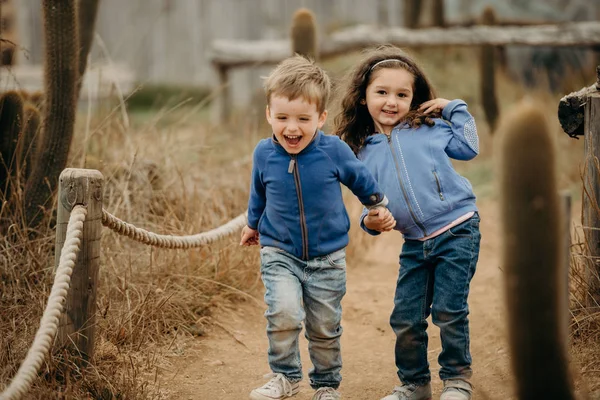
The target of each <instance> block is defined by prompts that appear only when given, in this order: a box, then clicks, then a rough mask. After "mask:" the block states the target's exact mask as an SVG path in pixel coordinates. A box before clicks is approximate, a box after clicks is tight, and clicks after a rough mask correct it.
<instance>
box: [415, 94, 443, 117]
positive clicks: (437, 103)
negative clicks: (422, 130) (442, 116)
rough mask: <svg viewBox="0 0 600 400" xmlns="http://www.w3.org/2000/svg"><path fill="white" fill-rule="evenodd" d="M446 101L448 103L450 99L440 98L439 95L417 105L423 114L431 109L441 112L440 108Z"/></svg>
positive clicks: (431, 110) (441, 108)
mask: <svg viewBox="0 0 600 400" xmlns="http://www.w3.org/2000/svg"><path fill="white" fill-rule="evenodd" d="M448 103H450V100H447V99H442V98H440V97H438V98H437V99H433V100H427V101H426V102H424V103H423V104H421V105H420V106H419V111H421V112H422V113H424V114H429V113H430V112H433V111H439V112H442V110H443V109H444V107H446V106H447V105H448Z"/></svg>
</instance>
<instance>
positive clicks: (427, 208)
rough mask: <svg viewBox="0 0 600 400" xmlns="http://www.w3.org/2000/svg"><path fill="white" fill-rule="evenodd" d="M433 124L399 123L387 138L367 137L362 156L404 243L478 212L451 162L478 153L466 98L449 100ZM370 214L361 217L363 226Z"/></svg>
mask: <svg viewBox="0 0 600 400" xmlns="http://www.w3.org/2000/svg"><path fill="white" fill-rule="evenodd" d="M434 121H435V125H434V126H431V127H429V126H426V125H424V124H423V125H422V126H420V127H419V128H416V129H414V128H410V127H408V126H407V125H406V124H400V125H398V126H397V127H395V128H394V129H393V130H392V133H391V135H390V136H389V137H388V136H386V135H384V134H375V135H371V136H369V137H367V139H366V140H365V145H364V147H363V148H362V149H361V151H360V152H359V154H358V157H359V158H360V159H361V160H362V161H363V162H364V163H365V164H366V165H367V167H368V168H369V170H370V171H371V172H372V173H373V175H374V176H375V179H376V180H377V182H378V183H379V185H380V186H381V188H382V189H383V191H384V192H385V193H386V195H387V196H388V198H389V204H388V208H389V210H390V211H391V212H392V214H393V215H394V218H395V219H396V227H395V228H394V229H396V230H399V231H400V232H402V234H403V235H404V238H405V239H419V238H422V237H425V236H428V235H430V234H431V233H433V232H435V231H436V230H438V229H440V228H442V227H444V226H446V225H448V224H450V223H451V222H452V221H454V220H455V219H457V218H458V217H460V216H462V215H464V214H466V213H468V212H470V211H477V207H476V206H475V194H474V193H473V188H472V187H471V184H470V183H469V181H468V180H467V179H466V178H464V177H462V176H460V175H459V174H458V173H457V172H456V171H455V170H454V167H453V166H452V163H451V162H450V158H454V159H457V160H470V159H472V158H474V157H475V156H476V155H477V154H478V153H479V139H478V137H477V129H476V127H475V120H474V119H473V117H472V116H471V114H469V112H468V111H467V104H466V103H465V102H464V101H462V100H453V101H451V102H450V103H449V104H448V105H447V106H446V107H444V109H443V110H442V118H436V119H434ZM365 216H366V210H363V215H362V216H361V218H360V222H361V227H362V228H363V229H364V230H365V231H367V232H369V233H370V234H373V235H376V234H378V233H379V232H376V231H371V230H369V229H368V228H366V227H365V225H364V218H365Z"/></svg>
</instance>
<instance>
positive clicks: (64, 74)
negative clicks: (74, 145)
mask: <svg viewBox="0 0 600 400" xmlns="http://www.w3.org/2000/svg"><path fill="white" fill-rule="evenodd" d="M42 9H43V17H44V40H45V51H46V55H45V65H44V72H45V79H44V82H45V91H44V93H45V99H46V104H45V112H44V118H43V126H44V134H43V135H42V141H41V143H40V150H41V151H40V153H39V158H38V160H37V162H36V163H35V164H34V165H33V170H32V171H31V176H30V178H29V179H28V180H27V182H26V185H25V222H26V224H28V225H29V226H36V225H37V224H38V223H39V222H40V221H41V218H42V216H43V212H41V211H42V210H43V209H44V208H45V207H46V206H47V205H49V203H50V200H51V198H52V195H53V193H54V191H55V189H56V187H57V184H58V176H59V175H60V172H61V171H62V170H63V169H64V168H65V166H66V164H67V157H68V154H69V148H70V145H71V140H72V137H73V129H74V124H75V106H76V104H75V103H76V89H77V78H78V68H79V60H78V47H79V42H78V39H77V7H76V4H75V0H43V1H42Z"/></svg>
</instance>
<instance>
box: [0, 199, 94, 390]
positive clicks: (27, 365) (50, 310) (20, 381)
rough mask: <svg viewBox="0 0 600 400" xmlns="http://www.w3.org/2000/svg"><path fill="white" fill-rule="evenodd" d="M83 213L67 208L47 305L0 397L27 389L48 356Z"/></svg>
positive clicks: (68, 277)
mask: <svg viewBox="0 0 600 400" xmlns="http://www.w3.org/2000/svg"><path fill="white" fill-rule="evenodd" d="M86 215H87V209H86V208H85V207H83V206H75V207H74V208H73V210H72V211H71V217H70V218H69V224H68V225H67V236H66V239H65V244H64V246H63V249H62V252H61V254H60V261H59V263H58V268H57V269H56V275H55V276H54V284H53V285H52V290H51V291H50V297H49V298H48V304H47V305H46V309H45V310H44V314H43V316H42V320H41V322H40V327H39V328H38V331H37V333H36V334H35V339H34V340H33V344H32V345H31V348H30V349H29V351H28V352H27V356H26V357H25V361H23V363H22V364H21V367H20V368H19V370H18V371H17V374H16V375H15V377H14V378H13V380H12V382H11V383H10V385H9V386H8V388H6V390H5V391H4V392H2V393H0V400H18V399H20V398H21V396H23V395H24V394H25V393H27V392H28V391H29V389H30V388H31V384H32V383H33V380H34V379H35V377H36V376H37V373H38V371H39V369H40V367H41V365H42V362H43V361H44V358H46V356H47V355H48V352H49V351H50V347H51V346H52V342H53V340H54V336H55V335H56V331H57V330H58V323H59V317H60V315H61V313H62V311H63V305H64V303H65V300H66V298H67V294H68V292H69V286H70V284H71V274H72V273H73V267H75V260H76V259H77V253H78V252H79V248H80V245H81V238H82V236H83V222H84V221H85V217H86Z"/></svg>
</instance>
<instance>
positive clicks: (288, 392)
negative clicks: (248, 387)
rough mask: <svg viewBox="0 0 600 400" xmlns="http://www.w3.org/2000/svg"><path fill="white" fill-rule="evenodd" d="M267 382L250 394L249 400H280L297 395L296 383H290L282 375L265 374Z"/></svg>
mask: <svg viewBox="0 0 600 400" xmlns="http://www.w3.org/2000/svg"><path fill="white" fill-rule="evenodd" d="M265 378H271V379H269V382H267V383H265V384H264V385H263V386H261V387H259V388H256V389H254V390H253V391H251V392H250V400H280V399H287V398H288V397H292V396H293V395H295V394H297V393H298V391H299V390H300V384H299V383H298V382H294V383H292V382H290V381H288V380H287V378H286V377H285V375H283V374H267V375H265Z"/></svg>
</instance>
